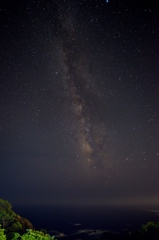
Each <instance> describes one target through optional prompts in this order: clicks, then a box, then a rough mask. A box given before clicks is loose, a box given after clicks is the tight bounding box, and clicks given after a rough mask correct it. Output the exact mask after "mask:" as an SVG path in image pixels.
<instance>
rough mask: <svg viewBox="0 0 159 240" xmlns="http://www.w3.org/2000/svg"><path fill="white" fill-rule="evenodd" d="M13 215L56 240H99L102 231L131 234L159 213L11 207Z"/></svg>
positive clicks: (100, 209) (94, 207)
mask: <svg viewBox="0 0 159 240" xmlns="http://www.w3.org/2000/svg"><path fill="white" fill-rule="evenodd" d="M14 211H15V212H16V213H18V214H19V215H21V216H22V217H24V218H27V219H28V220H29V221H30V222H31V223H32V224H33V226H34V227H35V228H36V229H46V230H47V231H48V232H49V233H50V234H51V235H54V236H55V237H56V238H57V239H59V238H66V239H67V238H69V239H70V238H71V239H84V238H85V239H91V238H96V239H99V238H100V235H101V234H102V233H103V232H105V231H110V232H116V233H122V232H124V231H135V230H137V229H139V228H140V226H141V225H142V224H146V223H147V222H148V221H159V211H155V210H154V211H153V210H152V209H147V210H146V209H144V210H143V209H142V208H134V207H108V206H102V207H100V206H91V207H90V206H87V207H86V206H85V207H83V206H15V207H14Z"/></svg>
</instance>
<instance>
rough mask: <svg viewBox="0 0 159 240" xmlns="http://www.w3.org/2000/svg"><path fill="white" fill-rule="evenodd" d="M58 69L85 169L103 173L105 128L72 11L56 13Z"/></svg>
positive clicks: (107, 149)
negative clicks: (59, 54)
mask: <svg viewBox="0 0 159 240" xmlns="http://www.w3.org/2000/svg"><path fill="white" fill-rule="evenodd" d="M59 24H60V25H61V26H60V31H59V35H60V46H59V49H61V66H62V70H63V72H64V80H65V81H64V83H65V84H64V85H65V88H66V94H67V95H68V98H69V99H70V104H71V108H72V115H73V117H74V121H73V124H74V128H73V129H74V137H76V138H77V141H78V143H79V146H80V149H81V154H82V158H83V161H84V164H85V166H86V167H87V169H88V170H90V171H97V170H99V171H103V169H108V168H109V167H110V166H112V160H111V154H112V150H111V147H112V146H111V142H110V138H109V137H108V131H107V129H106V124H104V123H102V122H101V120H99V113H98V117H96V115H97V110H96V111H95V110H94V106H95V108H98V105H100V104H101V102H100V97H99V96H98V94H97V89H96V87H94V82H95V80H94V79H93V77H92V75H91V73H90V70H89V63H88V62H86V58H87V57H86V56H85V52H84V50H83V48H82V47H83V46H82V44H80V39H79V36H78V33H77V31H78V29H77V27H76V24H75V19H74V16H72V14H71V11H68V12H63V11H62V9H61V8H60V10H59Z"/></svg>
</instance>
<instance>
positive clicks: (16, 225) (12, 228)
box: [9, 221, 23, 232]
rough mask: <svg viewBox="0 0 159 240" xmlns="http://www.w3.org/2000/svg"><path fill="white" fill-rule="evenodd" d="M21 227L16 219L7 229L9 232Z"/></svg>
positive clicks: (20, 229)
mask: <svg viewBox="0 0 159 240" xmlns="http://www.w3.org/2000/svg"><path fill="white" fill-rule="evenodd" d="M22 229H23V226H22V224H21V223H20V222H18V221H15V222H14V223H13V224H12V225H11V227H10V228H9V231H10V232H21V231H22Z"/></svg>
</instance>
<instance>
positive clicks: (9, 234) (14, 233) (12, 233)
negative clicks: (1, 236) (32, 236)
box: [7, 232, 21, 240]
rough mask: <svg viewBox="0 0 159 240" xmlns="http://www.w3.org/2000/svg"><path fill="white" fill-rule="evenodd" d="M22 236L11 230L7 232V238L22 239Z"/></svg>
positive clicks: (12, 239)
mask: <svg viewBox="0 0 159 240" xmlns="http://www.w3.org/2000/svg"><path fill="white" fill-rule="evenodd" d="M20 239H21V236H20V234H19V233H17V232H11V233H8V234H7V240H20Z"/></svg>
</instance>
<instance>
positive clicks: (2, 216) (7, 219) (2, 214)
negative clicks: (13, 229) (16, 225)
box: [0, 205, 14, 228]
mask: <svg viewBox="0 0 159 240" xmlns="http://www.w3.org/2000/svg"><path fill="white" fill-rule="evenodd" d="M13 220H14V214H13V213H12V211H10V210H8V209H7V208H5V207H4V208H3V205H0V223H1V224H2V227H3V228H4V227H6V226H8V225H9V224H10V223H11V222H13Z"/></svg>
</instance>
